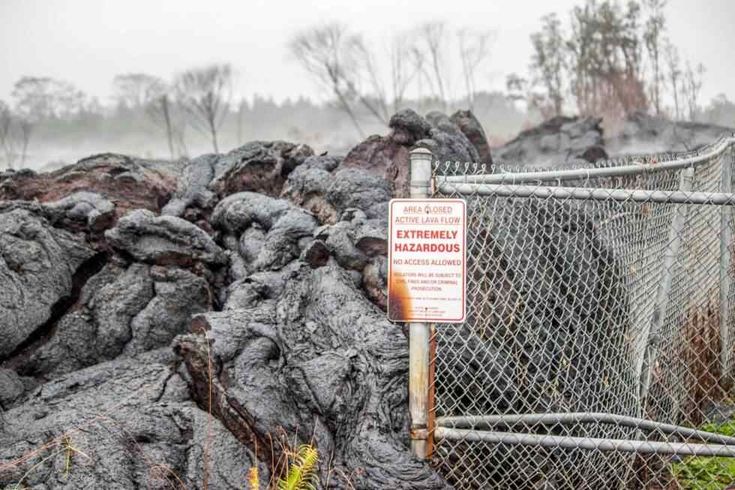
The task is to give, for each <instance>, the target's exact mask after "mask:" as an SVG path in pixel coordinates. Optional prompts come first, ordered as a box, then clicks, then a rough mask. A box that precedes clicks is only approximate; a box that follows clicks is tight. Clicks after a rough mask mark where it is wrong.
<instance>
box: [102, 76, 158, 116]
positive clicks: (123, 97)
mask: <svg viewBox="0 0 735 490" xmlns="http://www.w3.org/2000/svg"><path fill="white" fill-rule="evenodd" d="M112 85H113V89H114V92H115V98H116V100H117V103H118V106H121V107H125V108H126V109H142V108H144V107H146V106H147V105H148V104H149V103H150V102H151V100H152V99H154V98H156V97H158V96H159V95H160V94H161V92H163V91H164V87H165V83H164V82H163V80H161V79H160V78H158V77H155V76H153V75H148V74H146V73H123V74H120V75H115V78H113V80H112Z"/></svg>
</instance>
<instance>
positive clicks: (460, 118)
mask: <svg viewBox="0 0 735 490" xmlns="http://www.w3.org/2000/svg"><path fill="white" fill-rule="evenodd" d="M449 120H450V121H452V122H453V123H454V124H455V125H456V126H457V127H458V128H459V130H460V131H462V134H464V135H465V136H466V137H467V139H468V140H469V141H470V143H472V146H474V147H475V150H477V156H478V158H479V161H478V163H485V164H488V165H489V164H492V163H493V159H492V155H491V154H490V145H489V144H488V141H487V136H485V130H484V129H482V125H481V124H480V121H478V120H477V118H476V117H475V115H474V114H473V113H472V112H471V111H457V112H455V113H454V114H452V116H451V117H450V118H449Z"/></svg>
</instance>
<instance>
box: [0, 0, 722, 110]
mask: <svg viewBox="0 0 735 490" xmlns="http://www.w3.org/2000/svg"><path fill="white" fill-rule="evenodd" d="M581 1H582V0H452V1H447V0H361V1H357V0H310V1H305V0H239V1H238V0H231V1H227V0H206V1H202V0H114V1H113V0H0V98H7V97H9V94H10V91H11V87H12V85H13V83H14V82H15V81H16V80H17V79H18V78H19V77H20V76H22V75H36V76H41V75H46V76H51V77H55V78H59V79H63V80H68V81H70V82H73V83H74V84H76V85H77V86H78V87H80V88H81V89H83V90H84V91H86V92H87V93H89V94H91V95H96V96H98V97H100V99H102V100H103V101H104V99H105V98H106V97H109V96H110V93H111V80H112V77H113V76H114V75H115V74H117V73H125V72H147V73H151V74H155V75H159V76H161V77H164V78H169V77H170V76H171V75H172V74H174V73H176V72H177V71H180V70H182V69H185V68H187V67H190V66H193V65H198V64H205V63H209V62H213V61H218V62H225V61H226V62H231V63H232V65H233V67H234V68H235V69H236V70H237V71H238V73H239V77H238V81H237V86H236V91H237V93H238V94H240V95H252V94H253V93H257V94H261V95H269V96H273V97H274V98H275V99H277V100H282V99H284V98H286V97H295V96H299V95H306V96H311V97H317V96H318V95H319V91H318V89H317V87H315V85H314V84H313V83H312V82H311V81H310V80H308V79H307V78H306V77H305V75H304V73H303V72H302V71H301V69H300V68H299V66H298V65H297V64H296V63H295V62H294V61H293V60H292V59H290V58H289V56H288V52H287V48H286V44H287V41H288V39H289V37H290V36H291V35H292V34H293V33H294V32H295V31H297V30H298V29H300V28H303V27H307V26H310V25H313V24H316V23H320V22H322V23H323V22H328V21H334V20H336V21H341V22H344V23H346V24H347V25H349V26H350V27H351V28H352V29H354V30H359V31H362V32H364V33H365V34H366V36H367V37H368V38H369V39H371V40H373V41H376V40H379V39H380V38H381V37H385V36H388V35H390V33H392V32H395V31H397V30H401V29H406V28H409V27H411V26H414V25H416V24H417V23H420V22H425V21H433V20H443V21H447V22H450V23H451V24H452V25H453V26H454V27H455V28H458V27H460V26H471V27H474V28H480V29H493V30H495V31H496V36H497V38H496V42H495V44H494V48H493V54H492V56H493V57H492V63H491V64H490V66H488V67H487V68H486V69H485V70H484V72H483V73H482V75H481V76H482V80H481V82H480V83H479V84H478V85H479V86H480V87H481V88H503V87H504V82H505V75H507V74H508V73H512V72H519V73H524V72H525V71H526V67H527V65H528V60H529V55H530V43H529V34H530V33H531V32H533V31H534V30H536V29H537V28H538V25H539V18H540V17H541V16H542V15H543V14H545V13H548V12H549V11H557V12H559V13H560V14H562V15H563V17H564V18H566V13H567V12H568V11H569V9H570V8H571V7H572V6H573V5H576V4H579V3H581ZM667 13H668V24H669V32H670V37H671V38H672V40H673V42H674V43H675V44H676V45H677V46H678V47H679V49H680V51H681V53H682V55H683V58H685V59H690V60H692V61H693V62H700V61H701V62H702V63H704V65H705V66H706V68H707V73H706V75H705V83H704V87H703V97H704V100H709V99H710V98H711V97H712V96H714V95H716V94H719V93H725V94H726V95H728V97H729V98H730V99H731V100H732V99H735V56H734V55H733V51H732V49H733V46H735V0H698V1H692V0H669V5H668V7H667Z"/></svg>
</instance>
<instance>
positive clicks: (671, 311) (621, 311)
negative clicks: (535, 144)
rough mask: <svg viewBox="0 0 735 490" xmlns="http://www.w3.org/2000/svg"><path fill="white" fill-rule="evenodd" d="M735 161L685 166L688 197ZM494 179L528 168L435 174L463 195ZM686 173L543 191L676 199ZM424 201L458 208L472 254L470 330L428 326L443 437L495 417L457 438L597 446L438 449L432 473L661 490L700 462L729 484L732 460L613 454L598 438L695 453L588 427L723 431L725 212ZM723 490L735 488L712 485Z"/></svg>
mask: <svg viewBox="0 0 735 490" xmlns="http://www.w3.org/2000/svg"><path fill="white" fill-rule="evenodd" d="M733 155H734V154H733V149H732V145H731V146H730V147H729V148H727V149H726V150H725V151H723V152H720V153H718V154H716V155H713V156H712V157H711V158H709V159H707V160H706V161H703V162H700V163H698V164H696V165H694V166H693V176H692V178H691V183H690V187H691V189H690V190H691V191H693V192H696V191H702V192H720V191H721V190H722V189H726V190H727V191H728V192H729V189H730V186H729V185H728V186H723V185H722V175H723V168H724V167H725V166H728V168H729V167H730V166H732V165H733V164H734V163H735V160H734V159H733ZM677 158H681V155H656V156H636V157H629V158H626V159H621V160H615V161H604V162H600V163H598V164H597V165H596V166H597V167H615V166H621V165H629V164H631V162H634V163H644V164H647V165H655V164H657V163H658V162H662V161H670V160H674V159H677ZM501 171H502V172H517V171H521V169H518V168H512V167H500V166H497V167H493V168H490V167H485V166H483V165H477V164H462V163H435V164H434V166H433V174H434V178H435V179H434V180H435V184H436V183H437V182H441V177H442V176H447V175H466V176H468V182H472V175H475V174H489V173H498V172H501ZM687 172H688V171H687V170H686V169H673V170H662V171H658V172H641V173H640V174H637V175H626V176H618V177H594V178H589V177H587V178H584V179H578V180H574V181H569V180H567V181H564V182H539V183H538V185H540V186H564V187H585V188H596V189H608V190H614V189H643V190H661V191H677V190H680V189H684V190H687V189H686V187H687V185H686V184H687V183H686V176H687ZM689 172H691V170H689ZM724 175H728V174H727V173H726V174H724ZM526 185H528V184H526ZM509 187H510V188H511V189H512V188H514V186H509ZM478 188H479V187H478ZM433 197H436V198H463V199H465V200H466V202H467V244H468V250H467V260H468V263H467V306H468V317H467V321H466V322H465V323H462V324H454V325H450V324H437V325H435V326H434V330H433V332H434V337H433V340H434V341H435V353H436V354H435V358H434V361H433V362H434V372H435V375H434V381H433V383H434V385H433V391H434V393H435V400H434V405H433V411H434V412H433V415H434V416H435V418H436V421H437V425H439V426H444V427H451V426H452V423H449V422H447V420H448V419H447V417H466V416H481V415H496V416H499V417H496V418H495V419H494V422H493V423H492V424H490V426H486V427H479V426H477V427H475V426H472V424H470V425H465V426H464V428H469V429H476V430H484V431H492V432H494V433H497V432H503V433H514V434H537V435H549V436H568V437H573V438H579V439H574V440H575V441H577V442H578V441H580V440H582V441H591V443H592V446H593V447H592V448H587V449H582V448H580V447H559V446H558V445H556V446H555V445H554V444H547V445H548V446H549V447H542V445H540V444H520V443H519V444H511V443H506V442H503V443H498V442H488V441H471V440H469V438H461V437H459V438H452V439H448V438H441V439H439V438H438V439H437V440H436V442H435V450H434V452H433V456H432V462H433V464H434V465H435V467H437V468H438V469H439V471H441V472H442V474H443V475H444V476H445V478H446V479H447V480H448V481H449V482H450V483H451V484H453V485H454V486H456V487H457V488H483V489H484V488H502V489H511V488H512V489H526V488H528V489H602V488H605V489H607V488H621V489H623V488H624V489H628V488H631V489H632V488H646V489H657V488H667V489H668V488H688V487H689V486H691V485H693V484H692V483H691V481H689V480H688V478H690V477H691V475H690V473H691V471H690V470H691V469H692V468H698V467H699V466H698V465H700V466H701V465H702V464H706V465H714V467H715V468H714V469H713V470H712V472H713V473H716V474H717V471H718V468H717V467H718V466H721V467H722V468H721V469H722V473H723V474H727V471H728V465H730V467H729V468H730V469H729V471H730V472H732V465H735V459H729V458H717V457H701V456H696V457H694V456H681V455H672V454H660V451H659V452H658V453H654V454H644V453H646V451H631V452H623V451H619V450H612V451H611V450H607V449H606V448H602V447H600V446H597V445H596V444H597V443H596V441H597V440H599V439H617V440H620V439H625V440H639V441H659V442H664V443H667V444H669V443H671V444H673V443H685V444H694V443H698V444H702V441H694V440H692V439H690V438H686V437H683V436H681V435H677V434H675V433H674V434H672V433H671V431H670V430H664V429H662V428H654V429H650V428H646V429H644V428H643V426H641V425H636V424H628V425H621V424H619V423H603V422H599V421H597V422H595V421H590V420H589V419H588V418H585V417H584V416H583V415H582V414H584V413H602V414H615V415H624V416H629V417H635V418H637V419H645V420H651V421H656V422H662V423H666V424H675V425H678V426H685V427H692V428H702V427H704V428H705V429H711V428H712V427H711V425H706V424H708V423H711V422H722V420H721V419H722V417H723V415H722V414H721V413H719V412H722V411H723V410H725V408H723V407H727V406H728V402H729V398H728V395H729V393H730V385H729V382H730V378H731V374H732V373H731V367H732V366H731V362H730V359H731V358H732V356H731V353H732V350H733V345H732V339H733V338H734V337H735V332H733V318H734V317H733V304H735V298H733V297H732V296H733V291H735V287H732V288H729V293H728V294H727V295H725V296H724V297H723V294H721V293H722V291H723V289H721V288H725V289H724V291H725V292H728V289H727V285H728V284H729V279H730V277H731V276H732V270H731V268H730V267H729V266H728V264H729V263H730V262H731V261H730V260H729V255H730V254H731V253H732V250H731V244H730V243H728V244H727V249H726V250H727V253H726V255H727V257H723V254H721V237H727V236H732V235H728V234H725V233H723V231H729V230H730V229H731V228H732V220H731V219H730V218H729V216H730V206H729V205H714V204H703V205H700V204H697V205H695V204H675V203H670V202H664V203H658V202H634V201H633V200H622V201H621V200H615V199H606V198H602V199H597V198H595V199H585V200H579V199H571V198H564V199H562V198H556V197H548V198H543V199H541V198H536V197H518V196H515V195H511V196H510V197H503V196H500V195H479V193H478V192H473V193H470V194H459V193H456V192H441V191H440V190H439V188H437V190H435V192H434V195H433ZM723 226H726V227H727V228H728V230H723ZM667 256H668V257H669V259H668V261H667V259H666V257H667ZM723 267H724V269H723ZM723 299H724V300H726V301H725V302H724V304H723V301H722V300H723ZM721 307H722V309H721ZM723 313H724V314H725V316H726V318H725V319H724V320H723V319H721V316H722V314H723ZM657 317H658V319H657ZM725 341H726V342H727V344H726V345H725V346H724V348H723V347H722V346H723V342H725ZM517 414H567V417H566V419H565V420H564V421H563V422H559V423H544V424H542V423H537V422H534V421H531V422H528V421H527V422H524V421H523V420H522V421H521V422H519V421H517V420H515V419H513V420H511V416H513V415H517ZM504 418H507V419H508V421H507V422H505V421H504V420H505V419H504ZM455 427H457V426H455ZM664 452H666V451H664ZM648 453H651V451H648ZM730 474H731V478H735V475H732V473H730ZM728 483H735V479H733V481H732V482H722V487H721V488H725V487H726V486H727V484H728ZM708 488H709V487H708ZM712 488H717V487H712Z"/></svg>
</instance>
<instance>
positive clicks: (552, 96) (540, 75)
mask: <svg viewBox="0 0 735 490" xmlns="http://www.w3.org/2000/svg"><path fill="white" fill-rule="evenodd" d="M541 22H542V27H541V31H539V32H537V33H534V34H532V35H531V45H532V47H533V55H532V57H531V74H532V76H533V77H534V79H533V82H534V84H538V85H540V86H542V87H543V88H544V91H545V93H546V98H547V101H546V102H545V104H546V105H548V106H549V107H550V110H549V109H546V110H544V111H543V112H544V113H551V115H555V116H558V115H560V114H561V113H562V106H563V104H564V95H563V94H564V83H563V76H564V73H563V70H564V69H565V67H566V51H565V44H564V35H563V33H562V30H561V21H560V20H559V18H558V17H557V16H556V14H549V15H546V16H544V17H542V19H541Z"/></svg>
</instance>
